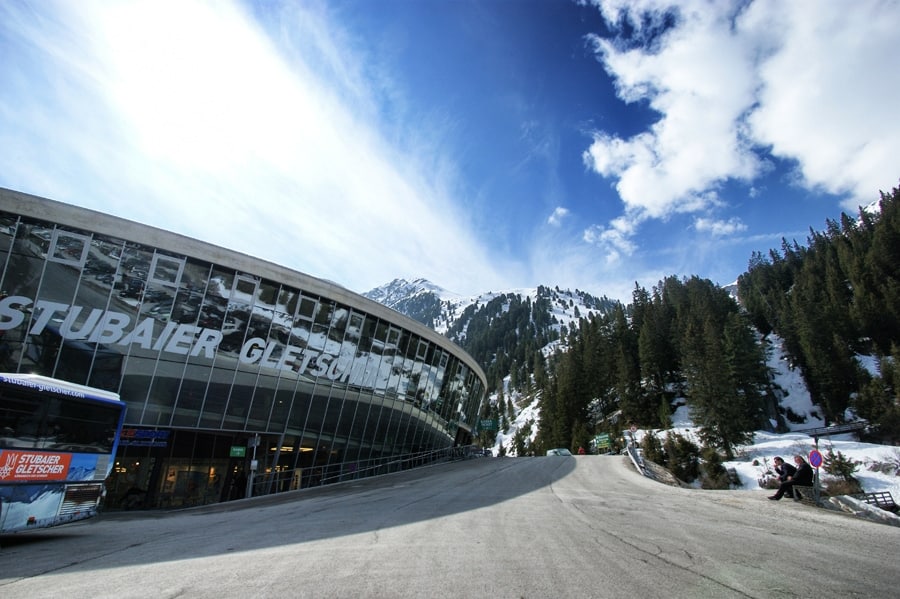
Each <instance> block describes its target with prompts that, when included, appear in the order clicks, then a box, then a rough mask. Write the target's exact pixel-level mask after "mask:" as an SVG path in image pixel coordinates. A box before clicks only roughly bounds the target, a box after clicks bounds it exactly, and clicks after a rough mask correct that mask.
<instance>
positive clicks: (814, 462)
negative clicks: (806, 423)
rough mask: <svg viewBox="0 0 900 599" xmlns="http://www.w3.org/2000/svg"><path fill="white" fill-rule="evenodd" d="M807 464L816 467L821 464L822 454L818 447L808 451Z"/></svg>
mask: <svg viewBox="0 0 900 599" xmlns="http://www.w3.org/2000/svg"><path fill="white" fill-rule="evenodd" d="M809 465H810V466H812V467H813V468H818V467H819V466H821V465H822V454H821V453H820V452H819V450H818V449H813V450H812V451H810V452H809Z"/></svg>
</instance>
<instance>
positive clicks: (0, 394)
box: [0, 374, 125, 533]
mask: <svg viewBox="0 0 900 599" xmlns="http://www.w3.org/2000/svg"><path fill="white" fill-rule="evenodd" d="M124 412H125V404H124V403H123V402H122V401H120V400H119V398H118V395H116V394H114V393H110V392H109V391H103V390H100V389H93V388H90V387H84V386H81V385H75V384H72V383H68V382H66V381H61V380H57V379H50V378H47V377H42V376H38V375H22V374H0V533H2V532H13V531H18V530H26V529H29V528H43V527H46V526H55V525H57V524H64V523H66V522H71V521H74V520H81V519H84V518H89V517H91V516H93V515H95V514H96V511H97V506H98V504H99V501H100V498H101V496H102V494H103V481H104V480H105V479H106V477H107V476H108V475H109V472H110V468H111V467H112V463H113V456H114V454H115V450H116V446H117V444H118V439H119V433H120V432H121V428H122V422H123V419H124Z"/></svg>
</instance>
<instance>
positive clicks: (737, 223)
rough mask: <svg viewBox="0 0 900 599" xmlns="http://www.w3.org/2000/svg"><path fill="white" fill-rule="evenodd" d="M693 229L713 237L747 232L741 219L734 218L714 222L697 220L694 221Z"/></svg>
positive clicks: (712, 220)
mask: <svg viewBox="0 0 900 599" xmlns="http://www.w3.org/2000/svg"><path fill="white" fill-rule="evenodd" d="M694 228H695V229H697V230H698V231H701V232H708V233H711V234H712V235H713V236H714V237H725V236H728V235H734V234H735V233H739V232H741V231H746V230H747V225H745V224H744V223H743V222H741V219H739V218H737V217H734V218H730V219H728V220H715V219H711V218H702V217H701V218H697V219H695V220H694Z"/></svg>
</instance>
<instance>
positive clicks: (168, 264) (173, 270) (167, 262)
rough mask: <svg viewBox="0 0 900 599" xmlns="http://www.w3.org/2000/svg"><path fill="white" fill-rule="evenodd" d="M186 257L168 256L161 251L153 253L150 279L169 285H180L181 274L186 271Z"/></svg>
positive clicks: (152, 281) (153, 281) (150, 280)
mask: <svg viewBox="0 0 900 599" xmlns="http://www.w3.org/2000/svg"><path fill="white" fill-rule="evenodd" d="M184 262H185V259H184V258H175V257H172V256H166V255H164V254H160V253H159V252H157V253H155V254H154V255H153V261H152V262H151V263H150V273H149V276H148V281H149V282H151V283H157V284H159V285H167V286H169V287H178V285H179V284H180V283H181V275H182V273H183V272H184Z"/></svg>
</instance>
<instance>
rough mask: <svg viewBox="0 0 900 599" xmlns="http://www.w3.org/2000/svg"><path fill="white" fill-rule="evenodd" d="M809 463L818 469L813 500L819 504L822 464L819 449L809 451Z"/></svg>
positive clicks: (814, 479) (814, 481)
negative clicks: (820, 468) (820, 467)
mask: <svg viewBox="0 0 900 599" xmlns="http://www.w3.org/2000/svg"><path fill="white" fill-rule="evenodd" d="M809 465H810V466H812V467H813V468H815V469H816V472H815V476H814V478H813V500H814V501H815V502H816V505H819V466H821V465H822V454H821V452H819V450H818V449H813V450H812V451H810V452H809Z"/></svg>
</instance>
